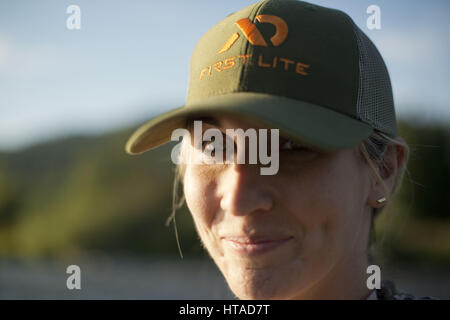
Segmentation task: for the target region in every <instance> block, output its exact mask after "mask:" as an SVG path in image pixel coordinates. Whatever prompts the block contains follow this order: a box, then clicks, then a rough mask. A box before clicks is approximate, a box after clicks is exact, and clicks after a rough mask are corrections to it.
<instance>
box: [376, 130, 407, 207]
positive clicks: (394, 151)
mask: <svg viewBox="0 0 450 320" xmlns="http://www.w3.org/2000/svg"><path fill="white" fill-rule="evenodd" d="M397 140H399V141H400V142H402V145H399V144H394V143H390V144H388V146H387V150H386V153H385V156H384V159H383V162H382V163H381V164H380V166H378V167H377V168H376V169H378V173H379V175H380V178H381V179H382V181H383V183H384V185H385V186H386V188H387V191H386V190H385V188H384V187H383V185H382V184H381V182H380V181H379V179H378V178H375V179H373V180H372V186H371V191H370V194H369V205H370V206H371V207H373V208H380V207H383V206H384V205H385V202H382V203H378V202H377V200H378V199H381V198H383V197H385V198H386V199H388V198H389V197H390V196H391V194H392V191H393V188H394V186H395V182H396V180H397V176H398V175H399V174H400V169H401V168H402V167H403V166H404V165H406V164H405V160H406V154H407V146H406V143H405V141H404V140H403V139H402V138H400V137H399V138H397ZM386 192H388V195H386Z"/></svg>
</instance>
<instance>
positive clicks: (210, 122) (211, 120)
mask: <svg viewBox="0 0 450 320" xmlns="http://www.w3.org/2000/svg"><path fill="white" fill-rule="evenodd" d="M194 121H201V122H202V123H205V124H208V125H210V126H214V127H220V123H219V121H218V120H217V119H216V118H213V117H205V116H203V117H191V118H189V119H188V120H187V123H188V124H193V123H194Z"/></svg>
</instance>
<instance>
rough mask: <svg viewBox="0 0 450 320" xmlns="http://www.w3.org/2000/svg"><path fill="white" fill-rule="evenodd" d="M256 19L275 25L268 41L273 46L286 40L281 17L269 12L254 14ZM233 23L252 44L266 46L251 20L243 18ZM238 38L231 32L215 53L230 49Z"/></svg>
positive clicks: (284, 24) (286, 28) (285, 28)
mask: <svg viewBox="0 0 450 320" xmlns="http://www.w3.org/2000/svg"><path fill="white" fill-rule="evenodd" d="M256 20H257V21H258V22H260V23H271V24H273V25H274V26H275V30H276V31H275V34H274V35H273V36H272V37H271V38H270V42H271V43H272V44H273V45H274V46H275V47H277V46H279V45H280V44H282V43H283V42H284V40H286V37H287V33H288V26H287V24H286V22H285V21H284V20H283V19H281V18H280V17H278V16H274V15H271V14H260V15H257V16H256ZM235 23H236V25H237V26H238V27H239V29H240V30H241V31H242V33H243V34H244V36H245V37H246V38H247V40H248V41H249V42H250V43H251V44H252V45H254V46H261V47H267V42H266V40H264V38H263V36H262V34H261V32H259V30H258V28H257V27H256V25H255V24H254V23H253V22H251V21H250V19H248V18H243V19H240V20H238V21H236V22H235ZM238 38H239V33H237V32H235V33H233V34H232V35H231V37H230V38H229V39H228V40H227V41H226V42H225V44H224V45H223V46H222V48H220V50H219V51H218V52H217V53H222V52H225V51H227V50H228V49H230V48H231V47H232V46H233V44H234V43H235V42H236V40H237V39H238Z"/></svg>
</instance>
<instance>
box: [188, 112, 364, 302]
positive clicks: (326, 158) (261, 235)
mask: <svg viewBox="0 0 450 320" xmlns="http://www.w3.org/2000/svg"><path fill="white" fill-rule="evenodd" d="M211 127H214V128H218V129H220V130H222V131H223V132H225V130H226V129H237V128H242V129H243V130H246V129H248V128H250V127H251V126H250V124H249V123H247V122H245V121H243V120H237V119H234V118H228V117H221V118H216V124H215V125H207V124H206V123H205V122H203V129H204V130H206V129H208V128H211ZM253 128H255V127H254V126H253ZM255 129H258V128H255ZM286 141H287V140H283V139H282V138H280V152H279V170H278V173H277V174H275V175H261V174H260V170H259V169H260V165H257V164H187V165H186V170H185V175H184V194H185V197H186V202H187V205H188V207H189V209H190V212H191V214H192V217H193V219H194V222H195V226H196V229H197V232H198V234H199V236H200V238H201V241H202V243H203V245H204V247H205V248H206V249H207V251H208V252H209V254H210V256H211V257H212V258H213V260H214V261H215V263H216V264H217V266H218V267H219V268H220V270H221V272H222V273H223V275H224V277H225V278H226V280H227V283H228V285H229V286H230V289H231V290H232V291H233V292H234V294H235V295H236V296H237V297H238V298H241V299H291V298H292V299H293V298H306V299H308V298H311V299H313V298H326V297H327V294H328V295H332V292H333V290H334V291H335V290H341V289H342V290H345V287H346V286H348V287H349V288H350V287H351V282H352V281H353V279H358V280H361V279H360V278H361V277H364V276H367V275H366V274H365V271H366V270H365V267H366V266H367V260H366V248H367V238H368V232H369V228H370V209H369V206H368V201H367V198H368V194H369V189H370V182H369V176H368V174H367V171H366V167H365V166H363V165H362V164H361V160H360V159H358V156H357V151H356V148H352V149H346V150H341V151H338V152H329V153H322V152H318V151H313V150H310V149H305V148H301V147H296V148H288V145H287V144H286ZM184 147H185V148H189V149H191V150H190V151H192V152H201V150H196V149H195V148H194V146H193V144H191V143H189V142H187V143H186V144H185V145H184ZM239 147H240V146H238V147H237V148H239ZM247 148H248V146H247ZM346 281H347V282H349V283H347V282H346ZM361 281H363V283H364V285H365V280H364V279H363V280H361Z"/></svg>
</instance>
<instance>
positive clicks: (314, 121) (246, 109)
mask: <svg viewBox="0 0 450 320" xmlns="http://www.w3.org/2000/svg"><path fill="white" fill-rule="evenodd" d="M218 114H219V115H224V114H228V115H236V116H239V117H240V118H246V119H249V120H256V121H258V122H259V123H261V124H263V125H265V126H267V127H268V128H277V129H280V134H283V135H286V136H288V137H291V138H294V139H297V140H299V141H302V142H303V143H305V144H306V145H309V146H312V147H316V148H319V149H322V150H337V149H344V148H350V147H353V146H356V145H357V144H358V143H360V142H361V141H362V140H364V139H366V138H367V137H369V135H370V134H371V132H372V131H373V128H372V127H371V126H370V125H369V124H366V123H364V122H361V121H359V120H357V119H354V118H352V117H351V116H348V115H345V114H342V113H338V112H336V111H333V110H331V109H329V108H325V107H322V106H318V105H314V104H311V103H308V102H302V101H298V100H295V99H290V98H285V97H281V96H275V95H270V94H264V93H253V92H238V93H230V94H225V95H220V96H214V97H211V98H207V99H204V100H202V101H201V102H198V103H195V104H191V105H189V106H182V107H180V108H177V109H175V110H172V111H169V112H166V113H163V114H161V115H159V116H157V117H155V118H153V119H151V120H150V121H148V122H147V123H145V124H143V125H142V126H141V127H140V128H138V129H137V130H136V131H135V132H134V133H133V135H132V136H131V137H130V138H129V140H128V142H127V144H126V147H125V150H126V151H127V153H129V154H140V153H142V152H145V151H147V150H151V149H154V148H156V147H158V146H160V145H162V144H164V143H167V142H169V141H170V140H171V135H172V132H173V130H175V129H177V128H185V127H186V120H187V119H188V118H190V117H193V116H214V115H216V116H217V115H218Z"/></svg>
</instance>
